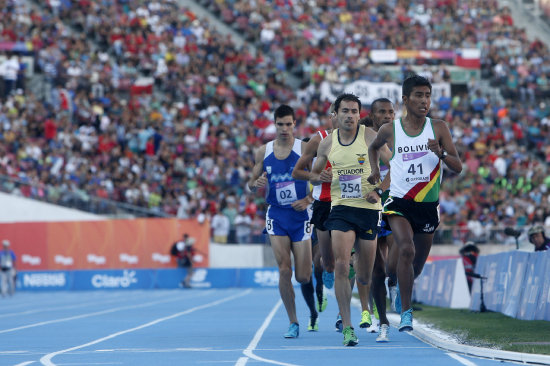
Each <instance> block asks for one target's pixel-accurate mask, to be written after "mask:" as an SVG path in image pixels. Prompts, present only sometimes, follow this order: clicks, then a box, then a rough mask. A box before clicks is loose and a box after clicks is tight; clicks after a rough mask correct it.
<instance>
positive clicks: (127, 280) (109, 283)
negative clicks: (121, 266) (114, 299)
mask: <svg viewBox="0 0 550 366" xmlns="http://www.w3.org/2000/svg"><path fill="white" fill-rule="evenodd" d="M137 282H138V280H137V278H136V271H123V272H122V276H111V275H107V274H96V275H94V276H93V277H92V286H93V287H94V288H128V287H130V286H131V285H132V284H133V283H137Z"/></svg>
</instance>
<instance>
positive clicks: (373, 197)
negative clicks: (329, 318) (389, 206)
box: [310, 94, 391, 346]
mask: <svg viewBox="0 0 550 366" xmlns="http://www.w3.org/2000/svg"><path fill="white" fill-rule="evenodd" d="M334 110H335V112H336V119H337V121H338V124H337V125H338V127H339V128H338V129H336V130H334V131H333V133H332V134H331V135H329V136H328V137H327V138H326V139H324V140H323V141H321V143H320V144H319V148H318V150H317V160H316V161H315V164H314V165H313V169H312V172H311V175H310V182H311V183H312V184H313V185H318V184H321V183H323V182H330V183H331V190H330V194H331V211H330V214H329V217H328V219H327V221H326V222H325V227H326V228H327V229H328V230H330V232H331V240H332V250H333V253H334V258H335V283H334V291H335V294H336V300H337V302H338V308H339V311H340V315H341V316H342V324H343V331H342V332H343V334H344V345H346V346H355V345H356V344H357V343H358V339H357V336H356V335H355V331H354V329H353V327H352V326H351V317H350V303H351V288H350V285H349V281H348V275H349V263H350V257H351V250H352V248H354V246H355V251H356V253H355V255H357V256H358V268H356V272H357V278H358V280H359V281H360V282H361V283H363V284H368V283H369V282H370V280H371V275H372V269H373V265H374V258H375V255H376V234H377V232H378V226H379V221H380V217H381V211H380V210H381V208H382V205H381V203H380V197H379V196H378V195H377V194H376V193H375V192H374V190H375V189H376V188H380V187H379V186H378V185H379V182H375V184H370V183H369V182H368V181H367V177H368V176H369V174H370V167H369V164H368V161H369V158H368V153H367V150H368V146H369V144H370V143H371V142H372V141H373V140H374V138H375V137H376V133H375V132H374V131H373V130H372V129H370V128H365V126H359V113H360V112H361V101H360V100H359V98H357V97H356V96H355V95H353V94H342V95H340V96H339V97H338V98H336V101H335V102H334ZM382 154H383V159H384V160H385V161H387V160H388V159H389V158H390V156H391V153H390V151H389V149H388V148H386V149H385V151H383V153H382ZM327 161H328V162H330V164H331V167H330V168H328V169H325V167H326V164H327ZM381 188H382V189H385V187H381ZM356 238H358V240H357V244H356V245H355V243H356V240H355V239H356Z"/></svg>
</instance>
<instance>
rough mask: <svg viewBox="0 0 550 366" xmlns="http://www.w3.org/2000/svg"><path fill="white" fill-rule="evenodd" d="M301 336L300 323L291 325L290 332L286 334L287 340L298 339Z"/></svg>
mask: <svg viewBox="0 0 550 366" xmlns="http://www.w3.org/2000/svg"><path fill="white" fill-rule="evenodd" d="M299 334H300V326H299V325H298V323H291V324H290V326H289V327H288V332H286V333H285V338H298V335H299Z"/></svg>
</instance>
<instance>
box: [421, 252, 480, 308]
mask: <svg viewBox="0 0 550 366" xmlns="http://www.w3.org/2000/svg"><path fill="white" fill-rule="evenodd" d="M413 297H414V299H415V300H416V301H418V302H422V303H424V304H428V305H433V306H439V307H445V308H460V309H466V308H468V306H469V305H470V293H469V290H468V283H467V281H466V275H465V273H464V265H463V264H462V260H461V259H446V260H438V261H434V262H432V263H426V264H425V265H424V269H423V270H422V273H421V275H420V276H419V277H418V278H417V279H416V280H415V283H414V288H413Z"/></svg>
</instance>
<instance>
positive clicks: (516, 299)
mask: <svg viewBox="0 0 550 366" xmlns="http://www.w3.org/2000/svg"><path fill="white" fill-rule="evenodd" d="M476 272H477V273H479V274H481V275H482V276H484V277H487V279H486V280H484V283H483V295H484V300H485V301H484V302H485V306H486V307H487V309H488V310H491V311H498V312H501V313H503V314H506V315H508V316H511V317H514V318H518V319H523V320H535V319H537V320H550V296H549V293H550V291H549V288H550V276H549V273H550V252H548V251H546V252H534V253H527V252H520V251H513V252H505V253H499V254H493V255H484V256H480V257H479V258H478V262H477V265H476ZM480 290H481V286H480V280H479V279H476V280H474V285H473V288H472V302H471V304H470V309H471V310H474V311H477V310H479V309H480V305H481V291H480Z"/></svg>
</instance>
